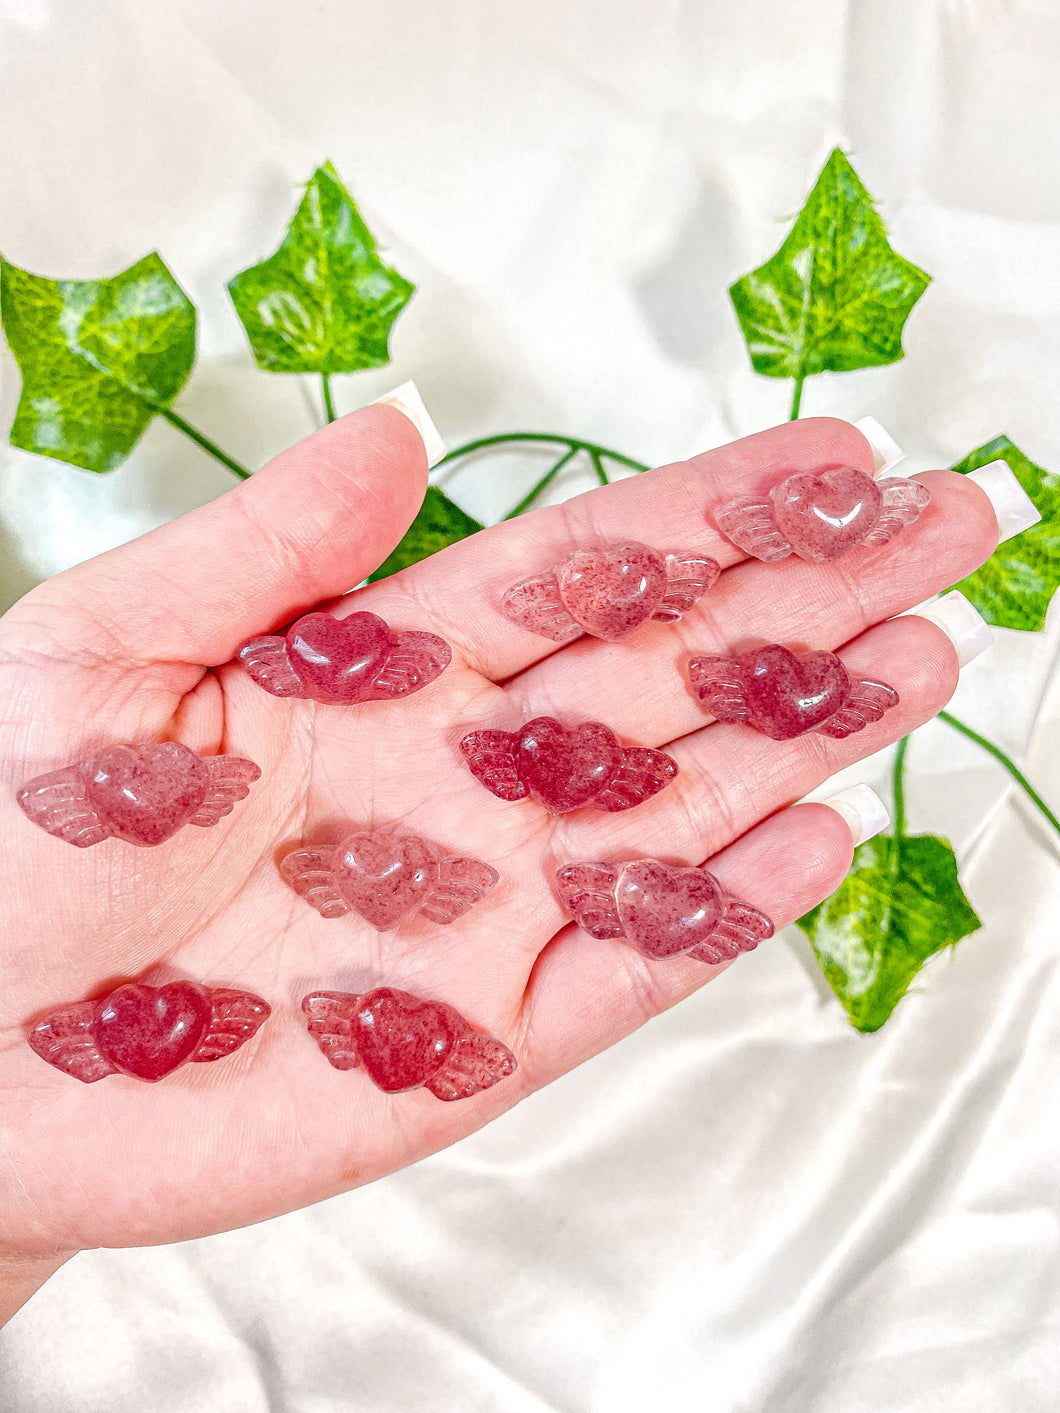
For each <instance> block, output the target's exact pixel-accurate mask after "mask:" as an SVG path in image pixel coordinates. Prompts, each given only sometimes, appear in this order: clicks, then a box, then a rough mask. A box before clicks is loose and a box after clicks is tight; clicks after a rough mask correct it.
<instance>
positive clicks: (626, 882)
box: [556, 859, 773, 964]
mask: <svg viewBox="0 0 1060 1413" xmlns="http://www.w3.org/2000/svg"><path fill="white" fill-rule="evenodd" d="M556 882H557V884H558V885H559V893H560V897H561V898H562V900H563V903H564V906H565V907H566V908H567V910H568V912H569V913H570V915H571V917H572V918H573V919H574V921H575V922H576V923H577V924H578V926H579V927H580V928H582V929H583V931H585V932H587V933H588V934H589V936H590V937H596V938H601V939H603V938H609V937H621V938H623V939H624V940H625V941H626V942H628V943H629V944H630V945H631V946H633V947H636V949H637V951H638V952H643V953H644V955H645V956H646V957H654V958H657V959H660V958H664V957H676V956H682V955H684V954H687V955H688V956H691V957H695V958H696V959H697V960H698V961H701V962H710V963H711V964H716V963H718V962H724V961H729V960H731V958H733V957H735V956H738V955H739V954H740V953H741V952H749V951H751V949H752V948H754V947H757V946H758V944H759V942H762V941H764V940H765V938H767V937H772V935H773V924H772V923H771V922H770V920H769V918H767V917H766V915H765V913H761V912H759V911H758V909H757V908H753V907H751V905H750V904H749V903H743V902H741V901H740V900H739V899H738V898H734V897H733V896H732V895H731V894H730V893H727V892H726V891H725V889H724V888H723V887H722V886H721V884H720V883H719V882H718V880H717V879H716V878H715V877H714V875H713V874H712V873H708V872H707V870H706V869H705V868H677V867H674V866H673V865H671V864H664V863H660V862H659V861H658V860H657V859H638V860H637V861H636V862H635V863H627V864H614V863H580V864H567V865H566V867H564V868H561V869H560V870H559V872H558V873H557V874H556Z"/></svg>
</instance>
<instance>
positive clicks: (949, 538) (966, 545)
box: [883, 470, 998, 581]
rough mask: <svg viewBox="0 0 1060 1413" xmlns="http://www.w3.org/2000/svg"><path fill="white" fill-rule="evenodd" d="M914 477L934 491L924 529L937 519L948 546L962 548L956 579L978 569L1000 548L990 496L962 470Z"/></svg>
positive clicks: (924, 518)
mask: <svg viewBox="0 0 1060 1413" xmlns="http://www.w3.org/2000/svg"><path fill="white" fill-rule="evenodd" d="M911 479H913V480H916V481H919V482H920V483H921V484H922V485H925V486H927V488H928V490H929V491H930V492H931V505H930V506H928V508H927V510H926V511H925V513H924V515H923V517H922V520H923V530H922V531H921V533H926V532H928V531H929V527H930V526H931V525H932V523H934V524H935V525H936V526H938V527H940V528H939V530H938V533H939V535H940V536H945V540H946V544H947V548H948V550H950V551H953V550H956V551H957V552H958V554H959V555H960V565H961V567H960V569H959V571H958V572H957V573H956V574H955V576H954V580H955V581H956V580H957V579H963V578H964V577H965V576H966V575H968V574H972V573H974V572H975V570H976V569H978V568H980V567H981V566H982V565H983V564H985V563H986V561H987V560H988V559H989V558H990V556H991V555H992V554H993V553H994V550H995V549H996V548H997V543H998V519H997V514H996V512H995V510H994V507H993V505H992V503H991V501H990V498H989V497H988V496H987V494H986V493H985V491H983V489H982V488H981V487H980V486H978V485H976V483H975V482H974V481H970V480H969V479H968V477H967V476H964V475H962V474H961V473H960V472H959V471H941V470H939V471H923V472H921V473H920V474H919V475H917V476H914V477H912V478H911ZM883 484H884V485H885V484H886V482H883Z"/></svg>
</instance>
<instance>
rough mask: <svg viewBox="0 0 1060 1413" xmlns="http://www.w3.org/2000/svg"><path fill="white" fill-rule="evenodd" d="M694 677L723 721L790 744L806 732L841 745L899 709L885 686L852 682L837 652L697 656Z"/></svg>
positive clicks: (775, 648) (772, 650) (771, 650)
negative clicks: (740, 724) (734, 722)
mask: <svg viewBox="0 0 1060 1413" xmlns="http://www.w3.org/2000/svg"><path fill="white" fill-rule="evenodd" d="M688 675H689V678H690V680H691V682H692V688H693V690H694V691H695V694H696V696H697V697H698V698H699V700H700V701H701V702H702V703H703V705H704V706H705V707H706V708H707V710H708V711H709V712H710V713H711V714H712V716H714V717H715V718H716V719H717V720H718V721H743V722H746V724H747V725H748V726H753V727H754V729H755V730H756V731H761V732H762V734H763V735H765V736H771V737H772V738H773V740H774V741H790V740H792V739H793V738H794V737H796V736H802V735H803V734H804V733H805V732H807V731H818V732H820V733H821V734H822V735H824V736H835V737H837V738H838V739H839V740H842V739H843V737H844V736H852V735H853V734H854V732H855V731H861V730H863V729H864V727H866V726H868V725H869V724H870V722H874V721H879V719H880V718H881V717H882V716H883V714H884V712H886V711H890V709H891V708H892V707H895V706H897V705H898V693H897V692H896V691H895V690H894V688H893V687H888V686H887V684H886V682H876V681H874V680H872V679H871V678H868V677H851V676H850V674H849V673H848V672H847V670H846V668H845V667H844V666H843V664H842V662H841V661H840V660H839V658H838V657H836V655H835V653H829V652H810V653H795V652H792V651H791V650H790V649H789V648H784V647H781V646H780V644H779V643H770V644H768V645H767V646H766V647H763V648H756V649H755V650H754V651H753V652H747V653H742V654H741V655H740V656H739V657H694V658H691V659H690V660H689V663H688Z"/></svg>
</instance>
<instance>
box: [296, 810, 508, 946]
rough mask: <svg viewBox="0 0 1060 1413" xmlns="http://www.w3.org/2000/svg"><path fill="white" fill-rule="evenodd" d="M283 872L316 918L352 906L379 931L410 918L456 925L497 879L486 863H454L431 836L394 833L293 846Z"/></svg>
mask: <svg viewBox="0 0 1060 1413" xmlns="http://www.w3.org/2000/svg"><path fill="white" fill-rule="evenodd" d="M280 872H281V873H282V874H283V876H284V878H286V880H287V882H288V883H289V884H290V885H291V887H292V888H293V889H294V890H295V892H296V893H299V894H300V895H301V896H302V897H303V898H304V899H305V900H306V902H307V903H309V905H310V906H311V907H314V908H316V910H317V912H318V913H319V914H320V915H321V917H341V916H343V914H345V913H348V912H349V911H350V910H351V909H352V910H353V911H354V912H356V913H360V915H361V917H363V918H364V919H365V920H366V921H367V922H370V923H371V924H372V926H373V927H376V928H378V929H379V931H380V932H385V931H387V930H388V929H389V928H392V927H397V926H398V924H399V923H401V922H402V921H403V920H404V919H405V918H407V917H408V916H409V915H410V914H412V913H421V914H422V915H423V916H424V917H427V918H430V919H431V921H432V922H439V923H443V924H445V923H450V922H454V921H455V920H456V919H457V918H458V917H463V915H464V913H466V912H467V911H468V909H469V908H472V907H474V905H475V904H476V903H478V902H481V901H482V899H483V898H484V897H485V896H486V894H487V893H488V892H489V891H490V889H491V888H493V887H494V885H495V884H496V882H497V880H498V878H499V877H500V875H499V874H498V873H497V871H496V869H493V868H490V866H489V864H484V863H479V861H478V859H464V858H452V857H450V856H449V855H447V854H446V852H445V850H444V849H442V848H441V847H440V846H439V845H437V844H434V843H432V842H431V840H430V839H422V838H421V837H420V836H419V835H418V834H408V833H405V832H403V831H401V830H398V829H393V828H389V829H372V830H362V831H360V832H359V833H357V834H351V835H350V836H349V838H347V839H345V840H343V841H342V843H339V844H322V845H317V846H315V847H314V848H311V849H295V850H294V852H293V853H290V854H288V855H287V856H286V857H285V858H284V860H283V862H282V863H281V864H280Z"/></svg>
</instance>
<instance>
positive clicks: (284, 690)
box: [239, 613, 453, 703]
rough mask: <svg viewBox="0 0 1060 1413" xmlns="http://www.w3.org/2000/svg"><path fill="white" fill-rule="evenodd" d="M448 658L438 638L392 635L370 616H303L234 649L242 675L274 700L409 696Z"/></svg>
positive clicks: (447, 649)
mask: <svg viewBox="0 0 1060 1413" xmlns="http://www.w3.org/2000/svg"><path fill="white" fill-rule="evenodd" d="M452 656H453V654H452V650H451V648H450V647H449V644H448V643H447V642H446V641H445V639H444V638H439V637H437V636H436V635H435V634H434V633H412V632H404V631H402V632H399V631H398V630H397V629H394V628H390V627H388V625H387V624H386V623H384V622H383V620H382V619H381V618H379V617H377V616H376V615H375V614H374V613H351V614H350V615H349V616H348V617H347V618H332V616H331V615H330V614H329V613H307V614H306V616H305V617H304V618H300V619H299V620H298V622H297V623H295V624H293V625H292V626H291V627H290V628H289V629H288V630H287V634H286V636H285V637H279V636H277V635H274V634H273V635H267V636H266V637H262V638H252V639H251V640H250V642H249V643H244V644H243V646H242V647H241V648H240V650H239V661H240V662H241V663H242V664H243V666H244V667H245V668H246V670H247V672H249V674H250V675H251V677H253V679H254V681H255V682H256V683H257V684H258V686H259V687H264V688H265V690H266V692H271V693H272V695H273V696H274V697H307V698H309V699H311V700H312V701H315V702H331V703H344V702H345V703H349V702H376V701H392V700H393V699H394V698H396V697H407V696H410V695H411V694H412V693H413V692H418V691H419V690H420V689H421V688H422V687H426V686H427V685H428V684H429V683H430V682H433V681H434V679H435V678H436V677H437V676H439V675H440V674H441V673H442V672H444V671H445V669H446V668H447V667H448V666H449V663H450V661H451V659H452Z"/></svg>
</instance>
